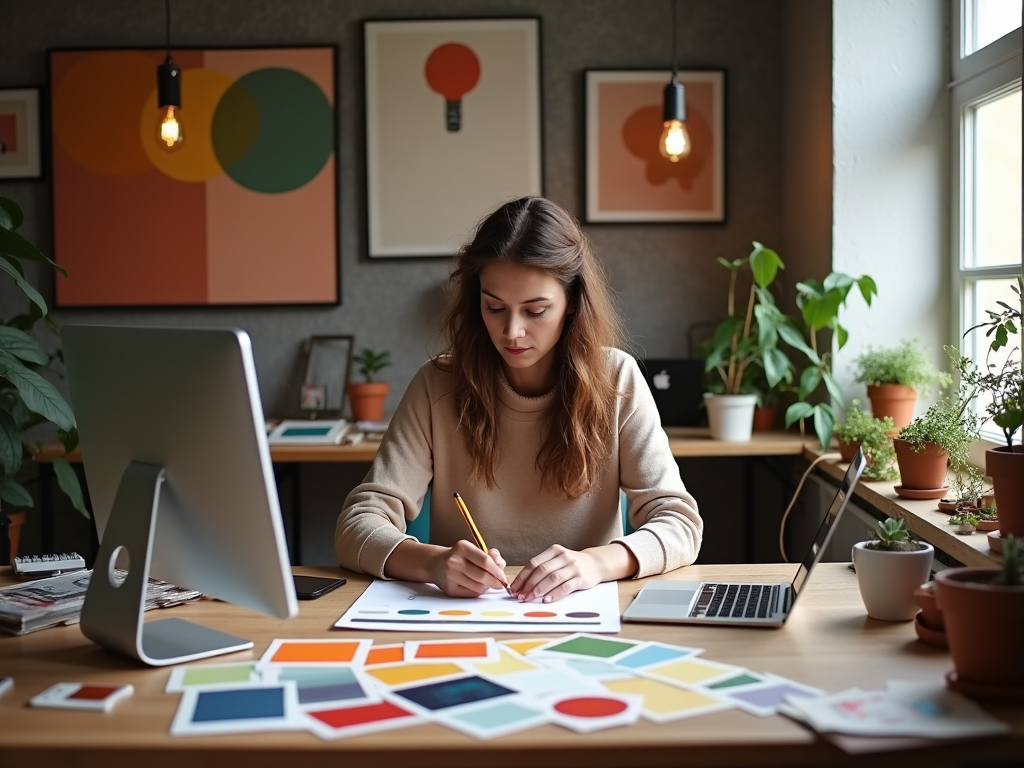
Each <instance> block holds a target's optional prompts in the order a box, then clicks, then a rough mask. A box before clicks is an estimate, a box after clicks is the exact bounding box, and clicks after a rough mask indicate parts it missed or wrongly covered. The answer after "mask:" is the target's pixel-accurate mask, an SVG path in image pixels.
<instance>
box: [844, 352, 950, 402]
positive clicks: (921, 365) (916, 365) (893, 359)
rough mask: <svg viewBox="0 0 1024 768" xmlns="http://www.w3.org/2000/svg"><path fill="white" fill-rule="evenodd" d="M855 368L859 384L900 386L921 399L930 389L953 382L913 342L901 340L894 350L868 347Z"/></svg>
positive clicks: (857, 360) (855, 362) (946, 385)
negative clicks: (915, 393)
mask: <svg viewBox="0 0 1024 768" xmlns="http://www.w3.org/2000/svg"><path fill="white" fill-rule="evenodd" d="M854 365H855V366H856V369H857V372H856V375H855V377H854V378H855V380H856V381H859V382H860V383H862V384H902V385H903V386H906V387H910V388H911V389H913V390H914V391H915V392H917V394H918V395H920V396H921V397H927V396H928V394H929V393H930V392H931V388H932V387H933V386H938V387H948V386H949V385H950V383H952V381H953V377H952V376H951V375H950V374H948V373H945V372H944V371H940V370H939V369H938V367H937V366H935V365H934V364H933V363H932V362H931V361H929V360H928V358H927V357H925V354H924V349H923V348H922V346H921V344H920V343H919V342H918V341H917V340H916V339H914V340H908V339H904V340H903V341H902V342H900V344H899V346H897V347H889V348H885V349H876V348H874V347H868V348H867V350H866V351H865V352H864V353H863V354H862V355H861V356H860V357H858V358H857V359H856V360H855V361H854Z"/></svg>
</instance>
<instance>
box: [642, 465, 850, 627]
mask: <svg viewBox="0 0 1024 768" xmlns="http://www.w3.org/2000/svg"><path fill="white" fill-rule="evenodd" d="M864 465H865V461H864V456H863V454H862V452H861V451H857V455H856V456H854V458H853V461H851V462H850V468H849V469H847V470H846V476H845V477H843V482H842V483H840V484H839V490H838V491H837V492H836V496H835V498H834V499H833V500H832V504H831V505H829V508H828V511H827V512H826V513H825V518H824V519H823V520H822V521H821V526H820V527H819V528H818V533H817V535H816V536H815V537H814V541H812V542H811V547H810V549H809V550H808V551H807V554H806V555H804V558H803V560H802V561H801V563H800V565H799V566H798V567H797V570H796V575H795V576H794V577H793V581H792V582H790V583H788V584H787V583H784V582H783V583H779V582H761V583H758V582H749V583H739V582H726V583H712V582H703V581H651V582H648V583H647V584H645V585H644V586H643V588H642V589H641V590H640V592H639V593H638V594H637V596H636V598H635V599H634V600H633V602H632V603H630V605H629V607H628V608H626V610H625V612H624V613H623V614H622V618H623V620H624V621H654V622H664V623H668V624H725V625H730V626H748V627H781V626H782V625H783V624H785V623H786V619H787V618H789V614H790V613H791V612H792V611H793V606H794V605H795V604H796V599H797V598H798V597H799V596H800V592H801V590H803V588H804V587H805V586H806V584H807V579H808V578H809V577H810V575H811V571H813V570H814V566H816V565H817V564H818V561H819V560H821V557H822V554H823V553H824V551H825V547H827V546H828V543H829V540H830V539H831V538H832V533H833V531H835V528H836V524H837V523H838V522H839V517H840V516H841V515H842V513H843V510H844V509H846V503H847V501H848V500H849V497H850V494H851V493H853V486H855V485H856V484H857V480H859V479H860V475H861V473H862V472H863V471H864Z"/></svg>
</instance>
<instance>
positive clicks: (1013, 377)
mask: <svg viewBox="0 0 1024 768" xmlns="http://www.w3.org/2000/svg"><path fill="white" fill-rule="evenodd" d="M1010 287H1011V289H1012V290H1013V292H1014V293H1015V294H1017V304H1018V305H1019V308H1018V307H1012V306H1010V305H1009V304H1007V303H1006V302H1005V301H1000V302H997V303H998V305H999V306H1000V307H1001V308H1002V309H1001V310H1000V311H998V312H997V311H994V310H990V309H989V310H985V312H986V313H987V314H988V316H989V319H988V320H987V321H986V322H984V323H979V324H978V325H975V326H973V327H971V328H968V329H967V331H966V332H965V333H964V336H965V337H966V336H967V334H969V333H970V332H971V331H973V330H976V329H978V328H987V329H988V330H987V331H985V337H986V338H988V339H990V341H989V348H988V350H987V352H986V353H985V366H984V368H983V369H978V368H977V367H976V366H975V365H974V364H973V363H972V362H971V360H970V359H969V358H966V357H962V356H960V355H959V354H954V352H955V350H954V351H951V349H952V348H947V352H949V353H950V356H951V357H952V358H953V361H954V364H955V365H956V367H957V370H959V372H960V378H961V381H963V382H965V383H966V384H967V385H968V386H971V387H974V388H975V390H976V392H977V393H978V394H982V393H984V394H986V395H987V396H988V401H987V402H986V404H985V409H984V410H985V414H986V416H987V417H988V418H990V419H992V421H993V422H994V423H995V425H996V426H997V427H999V429H1001V430H1002V432H1003V437H1004V438H1005V439H1006V445H1007V447H1011V448H1012V446H1013V436H1014V434H1016V432H1017V430H1018V429H1020V428H1021V427H1022V426H1024V372H1022V366H1021V359H1020V357H1021V355H1020V352H1021V349H1020V332H1021V331H1020V329H1021V326H1022V324H1024V320H1022V315H1024V276H1021V275H1017V282H1016V284H1015V285H1012V286H1010ZM1014 336H1016V337H1017V341H1016V343H1017V346H1016V347H1015V348H1014V349H1012V350H1010V354H1009V355H1008V356H1007V359H1006V361H1005V362H1004V363H1003V364H1002V365H997V364H995V363H992V362H990V360H991V356H992V354H993V353H994V352H998V351H999V350H1000V349H1003V348H1004V347H1006V348H1009V344H1010V342H1011V340H1012V339H1013V337H1014ZM1014 352H1015V353H1016V359H1015V358H1014V354H1013V353H1014Z"/></svg>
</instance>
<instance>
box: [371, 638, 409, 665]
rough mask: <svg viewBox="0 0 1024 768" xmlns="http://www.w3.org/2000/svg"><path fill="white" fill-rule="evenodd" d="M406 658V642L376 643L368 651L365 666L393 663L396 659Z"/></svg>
mask: <svg viewBox="0 0 1024 768" xmlns="http://www.w3.org/2000/svg"><path fill="white" fill-rule="evenodd" d="M404 659H405V644H404V643H395V644H393V645H375V646H373V647H372V648H370V650H368V651H367V652H366V660H365V661H364V662H363V666H365V667H369V666H373V665H376V664H393V663H395V662H396V661H403V660H404Z"/></svg>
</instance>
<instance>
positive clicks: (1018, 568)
mask: <svg viewBox="0 0 1024 768" xmlns="http://www.w3.org/2000/svg"><path fill="white" fill-rule="evenodd" d="M995 583H996V584H1002V585H1004V586H1007V587H1019V586H1022V585H1024V539H1021V538H1018V537H1017V536H1013V535H1010V536H1007V537H1006V538H1005V539H1003V569H1002V571H1001V572H1000V574H999V576H998V577H996V581H995Z"/></svg>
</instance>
